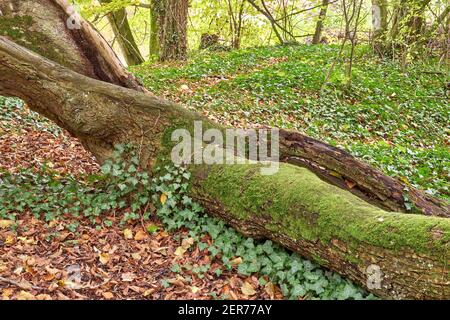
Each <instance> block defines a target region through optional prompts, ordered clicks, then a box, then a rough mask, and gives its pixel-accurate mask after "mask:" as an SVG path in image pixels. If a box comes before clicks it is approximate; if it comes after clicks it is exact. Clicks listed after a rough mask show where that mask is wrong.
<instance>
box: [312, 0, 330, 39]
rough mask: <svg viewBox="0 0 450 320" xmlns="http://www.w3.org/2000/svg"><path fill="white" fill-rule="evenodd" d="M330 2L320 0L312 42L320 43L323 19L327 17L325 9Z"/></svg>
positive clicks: (328, 0)
mask: <svg viewBox="0 0 450 320" xmlns="http://www.w3.org/2000/svg"><path fill="white" fill-rule="evenodd" d="M330 2H331V0H322V6H321V7H320V12H319V17H318V19H317V23H316V29H315V31H314V36H313V40H312V43H313V44H318V43H320V40H321V38H322V30H323V23H324V21H325V18H326V17H327V10H328V5H329V4H330Z"/></svg>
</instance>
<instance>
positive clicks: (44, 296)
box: [36, 294, 53, 300]
mask: <svg viewBox="0 0 450 320" xmlns="http://www.w3.org/2000/svg"><path fill="white" fill-rule="evenodd" d="M36 299H37V300H53V299H52V296H51V295H49V294H38V295H37V296H36Z"/></svg>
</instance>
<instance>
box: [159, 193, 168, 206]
mask: <svg viewBox="0 0 450 320" xmlns="http://www.w3.org/2000/svg"><path fill="white" fill-rule="evenodd" d="M159 200H160V201H161V203H162V204H165V203H166V201H167V195H166V194H165V193H162V194H161V197H160V198H159Z"/></svg>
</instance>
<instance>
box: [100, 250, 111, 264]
mask: <svg viewBox="0 0 450 320" xmlns="http://www.w3.org/2000/svg"><path fill="white" fill-rule="evenodd" d="M98 259H99V260H100V263H101V264H107V263H108V262H109V259H110V257H109V253H100V254H99V255H98Z"/></svg>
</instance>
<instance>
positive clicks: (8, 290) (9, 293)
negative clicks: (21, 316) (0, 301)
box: [2, 288, 14, 299]
mask: <svg viewBox="0 0 450 320" xmlns="http://www.w3.org/2000/svg"><path fill="white" fill-rule="evenodd" d="M13 293H14V289H13V288H6V289H3V292H2V297H3V298H4V299H9V297H11V296H12V294H13Z"/></svg>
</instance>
